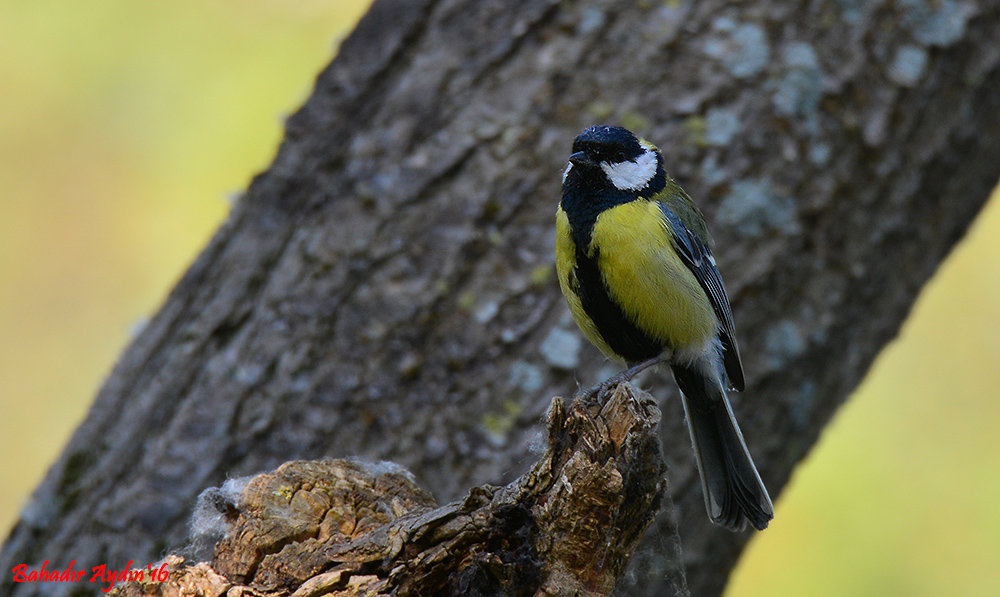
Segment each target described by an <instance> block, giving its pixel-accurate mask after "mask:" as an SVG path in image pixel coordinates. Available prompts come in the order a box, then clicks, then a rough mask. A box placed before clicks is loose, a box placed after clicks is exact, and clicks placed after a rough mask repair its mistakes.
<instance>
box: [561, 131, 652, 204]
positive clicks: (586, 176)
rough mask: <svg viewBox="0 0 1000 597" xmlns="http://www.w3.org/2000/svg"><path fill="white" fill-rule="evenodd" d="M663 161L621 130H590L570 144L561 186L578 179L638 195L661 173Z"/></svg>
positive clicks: (650, 146) (647, 145) (650, 148)
mask: <svg viewBox="0 0 1000 597" xmlns="http://www.w3.org/2000/svg"><path fill="white" fill-rule="evenodd" d="M662 168H663V158H662V157H660V152H659V151H658V150H657V149H656V147H655V146H654V145H652V144H651V143H649V142H647V141H644V140H641V139H639V138H638V137H636V136H635V135H634V134H632V132H631V131H629V130H628V129H624V128H622V127H620V126H592V127H590V128H589V129H587V130H585V131H583V132H582V133H580V135H579V136H577V138H576V140H575V141H573V154H572V155H570V156H569V165H568V166H566V171H565V172H564V173H563V183H566V181H567V179H569V178H571V177H580V178H581V179H582V180H586V181H587V182H588V183H590V184H600V183H603V184H607V185H610V186H611V187H613V188H615V189H617V190H618V191H641V190H642V189H645V188H646V187H647V186H649V184H650V183H651V182H652V181H653V180H654V179H656V178H657V174H658V173H659V172H662Z"/></svg>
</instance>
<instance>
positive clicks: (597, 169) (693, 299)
mask: <svg viewBox="0 0 1000 597" xmlns="http://www.w3.org/2000/svg"><path fill="white" fill-rule="evenodd" d="M712 245H713V240H712V236H711V234H710V233H709V230H708V225H707V224H706V223H705V218H704V216H702V214H701V211H700V210H699V209H698V207H697V206H696V205H695V204H694V202H693V201H692V200H691V198H690V197H689V196H688V194H687V193H685V192H684V190H683V189H682V188H681V187H680V186H679V185H678V184H677V183H676V182H675V181H674V180H673V179H672V178H671V177H670V176H669V175H668V174H667V173H666V171H665V170H664V160H663V154H662V153H661V152H660V150H659V149H657V148H656V146H655V145H653V144H652V143H649V142H648V141H646V140H644V139H640V138H639V137H637V136H636V135H635V134H633V133H632V132H631V131H629V130H627V129H625V128H622V127H619V126H606V125H604V126H593V127H590V128H588V129H586V130H584V131H583V132H582V133H580V135H579V136H577V137H576V139H575V140H574V141H573V146H572V153H571V155H570V156H569V163H568V165H567V166H566V169H565V171H564V172H563V176H562V199H561V200H560V202H559V207H558V209H557V210H556V251H555V253H556V271H557V273H558V278H559V286H560V288H561V290H562V293H563V295H564V296H565V298H566V302H567V303H568V305H569V308H570V311H571V312H572V314H573V318H574V319H575V320H576V323H577V325H578V326H579V328H580V330H581V331H582V332H583V335H584V336H585V337H586V338H587V339H588V340H589V341H590V342H591V343H592V344H594V345H595V346H596V347H597V348H598V349H600V351H601V352H603V353H604V354H605V355H607V356H608V357H609V358H611V359H613V360H615V361H617V362H619V363H621V364H624V365H627V366H629V367H630V369H628V370H627V371H625V372H624V373H623V374H621V375H622V376H624V378H625V379H630V378H631V375H633V374H634V373H636V372H638V371H639V370H641V369H642V368H645V367H648V366H650V365H653V364H656V363H659V362H666V363H668V364H669V366H670V369H671V372H672V373H673V377H674V380H675V381H676V383H677V386H678V388H679V389H680V393H681V399H682V403H683V406H684V414H685V419H686V421H687V428H688V431H689V433H690V435H691V443H692V445H693V447H694V454H695V462H696V464H697V467H698V472H699V476H700V478H701V485H702V492H703V494H704V498H705V507H706V509H707V510H708V515H709V518H710V519H711V521H712V522H714V523H716V524H718V525H721V526H723V527H725V528H728V529H730V530H733V531H741V530H743V529H745V528H746V524H747V523H749V524H750V525H752V526H753V527H754V528H756V529H758V530H763V529H765V528H766V527H767V525H768V522H770V520H771V519H772V518H774V507H773V506H772V504H771V498H770V496H769V495H768V493H767V489H766V488H765V486H764V483H763V482H762V481H761V478H760V474H759V473H758V472H757V468H756V467H755V466H754V463H753V459H752V458H751V456H750V451H749V450H748V449H747V446H746V442H745V441H744V439H743V434H742V433H741V431H740V428H739V425H738V424H737V422H736V417H735V416H734V415H733V410H732V407H731V406H730V403H729V399H728V397H727V394H726V392H727V389H732V390H736V391H742V390H743V389H744V386H745V380H744V376H743V366H742V364H741V362H740V354H739V347H738V346H737V343H736V332H735V328H734V324H733V316H732V311H731V308H730V305H729V298H728V296H727V295H726V289H725V286H724V285H723V282H722V275H721V274H720V273H719V269H718V267H717V265H716V262H715V258H714V257H713V256H712ZM620 377H621V376H619V378H620ZM613 379H616V378H613ZM623 380H624V379H623Z"/></svg>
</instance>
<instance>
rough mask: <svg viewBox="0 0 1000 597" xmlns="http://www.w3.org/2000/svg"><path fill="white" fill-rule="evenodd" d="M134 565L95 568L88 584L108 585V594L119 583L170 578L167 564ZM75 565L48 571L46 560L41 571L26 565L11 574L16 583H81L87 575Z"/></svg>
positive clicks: (130, 563) (102, 589)
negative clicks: (116, 567) (155, 565)
mask: <svg viewBox="0 0 1000 597" xmlns="http://www.w3.org/2000/svg"><path fill="white" fill-rule="evenodd" d="M134 563H135V562H134V561H132V560H129V563H128V565H127V566H125V569H124V570H108V568H107V566H106V565H105V564H101V565H100V566H94V567H93V568H92V569H91V575H90V580H89V581H88V582H100V583H107V586H106V587H101V591H104V592H105V593H107V592H108V591H110V590H111V587H113V586H114V585H115V583H117V582H127V581H138V582H164V581H165V580H167V578H169V576H170V573H169V572H168V571H167V564H166V562H164V563H163V564H162V565H161V566H160V567H159V568H154V567H153V564H149V565H148V566H146V567H145V568H134V569H133V568H132V564H134ZM75 564H76V560H73V561H71V562H70V563H69V566H67V567H66V568H65V569H63V570H47V569H46V568H47V567H48V565H49V561H48V560H45V562H44V563H42V567H41V568H40V569H39V570H28V567H27V566H26V565H24V564H18V565H17V566H14V568H13V569H12V570H11V572H13V573H14V582H80V581H82V580H83V577H84V575H86V571H85V570H74V569H73V566H74V565H75Z"/></svg>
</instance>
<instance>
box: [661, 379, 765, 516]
mask: <svg viewBox="0 0 1000 597" xmlns="http://www.w3.org/2000/svg"><path fill="white" fill-rule="evenodd" d="M672 369H673V372H674V379H676V380H677V385H678V387H679V388H680V390H681V394H682V398H683V403H684V414H685V415H686V417H687V424H688V431H690V433H691V443H692V444H693V445H694V453H695V460H696V462H697V463H698V472H699V474H700V475H701V484H702V490H703V492H704V495H705V507H706V508H707V509H708V515H709V517H710V518H711V519H712V522H714V523H716V524H719V525H722V526H724V527H726V528H729V529H732V530H735V531H739V530H743V529H744V528H745V527H746V523H747V522H749V523H750V524H751V525H752V526H753V527H754V528H756V529H758V530H763V529H765V528H767V523H768V522H769V521H770V520H771V519H772V518H774V507H773V506H772V505H771V498H770V497H769V496H768V495H767V489H766V488H765V487H764V483H763V482H761V480H760V475H759V474H758V473H757V468H756V467H755V466H754V464H753V460H752V459H751V458H750V452H749V450H747V446H746V443H745V442H744V441H743V434H742V433H740V428H739V426H738V425H737V424H736V417H734V416H733V411H732V408H731V407H730V406H729V400H728V399H727V398H726V394H725V390H724V389H723V387H722V383H721V381H716V380H714V379H713V378H710V377H708V376H706V375H705V374H704V373H702V371H701V370H699V368H698V366H697V365H688V366H685V365H673V367H672Z"/></svg>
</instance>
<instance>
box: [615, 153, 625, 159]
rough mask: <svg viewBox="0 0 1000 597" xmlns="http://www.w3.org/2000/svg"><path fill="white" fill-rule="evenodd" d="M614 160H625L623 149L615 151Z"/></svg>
mask: <svg viewBox="0 0 1000 597" xmlns="http://www.w3.org/2000/svg"><path fill="white" fill-rule="evenodd" d="M615 161H617V162H624V161H625V152H624V151H619V152H618V153H616V154H615Z"/></svg>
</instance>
